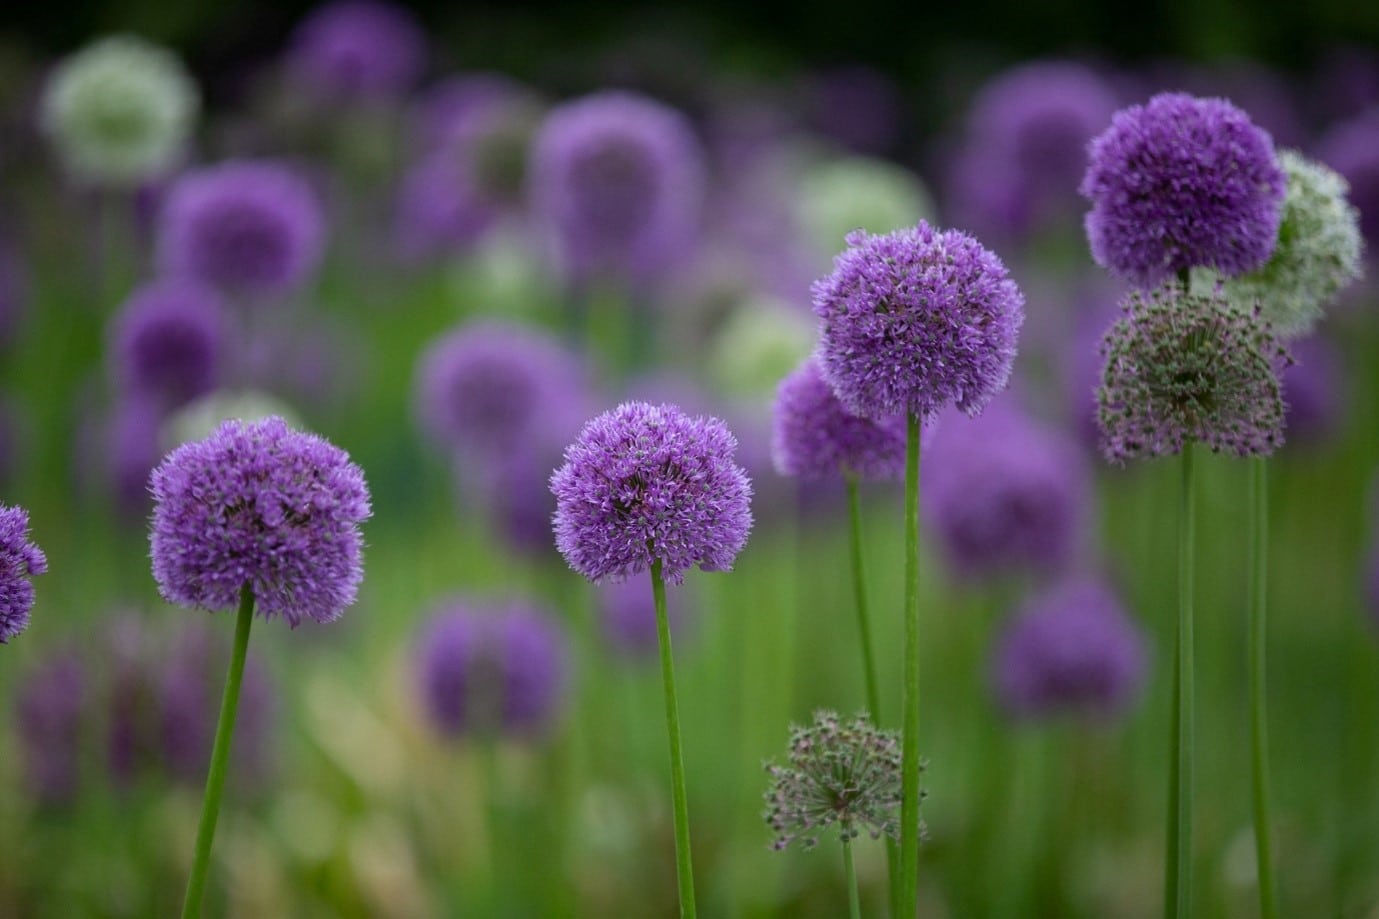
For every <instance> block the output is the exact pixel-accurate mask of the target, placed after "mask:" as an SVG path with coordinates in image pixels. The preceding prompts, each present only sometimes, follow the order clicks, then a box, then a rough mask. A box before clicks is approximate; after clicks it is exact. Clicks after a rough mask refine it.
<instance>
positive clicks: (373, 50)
mask: <svg viewBox="0 0 1379 919" xmlns="http://www.w3.org/2000/svg"><path fill="white" fill-rule="evenodd" d="M287 54H288V60H287V69H288V72H289V73H290V74H291V75H292V76H293V77H294V78H295V79H296V80H297V81H298V82H300V83H301V84H303V85H305V86H306V87H308V88H309V89H311V90H312V91H313V92H315V93H317V94H318V95H320V96H324V97H326V98H331V99H338V100H342V101H353V100H356V99H380V98H393V97H397V96H401V95H402V94H404V93H405V92H407V91H408V90H409V89H411V87H412V85H413V84H414V83H415V82H416V81H417V79H418V78H419V77H420V76H421V72H422V69H423V68H424V67H425V64H426V35H425V33H423V32H422V30H421V26H420V25H418V23H417V21H416V20H415V19H414V18H413V16H412V14H411V13H410V12H408V11H407V10H406V9H404V8H403V7H400V6H395V5H393V4H391V3H381V2H377V0H337V2H334V3H327V4H325V5H323V6H320V7H318V8H317V9H316V10H315V11H313V12H312V13H311V14H310V15H309V16H307V17H306V19H304V20H302V22H301V24H300V25H298V26H297V30H296V32H295V34H294V35H293V36H292V46H291V47H290V48H289V49H288V52H287Z"/></svg>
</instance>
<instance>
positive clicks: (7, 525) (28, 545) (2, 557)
mask: <svg viewBox="0 0 1379 919" xmlns="http://www.w3.org/2000/svg"><path fill="white" fill-rule="evenodd" d="M47 570H48V559H47V557H46V556H45V555H44V554H43V550H42V549H40V548H39V547H38V546H36V545H34V544H33V543H32V542H30V541H29V512H28V511H26V510H24V508H22V507H7V506H5V505H3V504H0V645H3V644H7V643H8V642H9V640H10V639H11V638H13V637H14V636H16V635H18V634H19V633H20V632H22V631H24V629H25V628H26V627H27V626H28V624H29V613H30V612H31V611H32V610H33V605H34V586H33V583H32V582H31V581H30V580H29V579H30V578H31V577H33V576H34V575H36V574H42V573H43V572H45V571H47Z"/></svg>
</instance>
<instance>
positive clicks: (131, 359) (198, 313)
mask: <svg viewBox="0 0 1379 919" xmlns="http://www.w3.org/2000/svg"><path fill="white" fill-rule="evenodd" d="M228 337H229V322H228V320H227V318H226V315H225V308H224V305H223V303H222V302H221V299H220V295H219V294H217V293H216V292H215V291H214V290H212V289H210V288H208V287H205V286H203V285H201V284H198V283H196V282H195V281H155V282H153V283H151V284H146V285H144V286H143V287H141V288H139V289H138V290H136V291H135V292H134V293H132V294H131V295H130V296H129V299H128V300H126V301H125V303H124V305H123V306H121V307H120V311H119V313H118V314H117V315H116V316H115V319H114V321H113V322H112V325H111V331H110V339H111V341H110V350H109V352H108V353H109V355H110V360H111V362H112V363H113V364H114V375H115V377H116V379H117V380H119V382H120V384H121V386H122V387H123V388H124V389H125V391H126V392H127V393H130V394H134V395H137V396H140V397H145V398H149V399H152V400H154V401H156V402H157V403H158V404H159V405H160V406H162V407H164V408H166V409H175V408H177V407H179V406H182V405H185V404H186V403H188V402H190V401H191V400H193V399H195V398H197V397H198V396H202V395H204V394H206V393H208V392H210V391H212V390H213V389H215V388H216V387H217V386H219V385H220V382H221V380H222V379H223V378H224V375H225V369H226V368H225V364H226V362H227V358H228V355H227V354H226V351H227V349H228V344H229V343H228V341H227V338H228Z"/></svg>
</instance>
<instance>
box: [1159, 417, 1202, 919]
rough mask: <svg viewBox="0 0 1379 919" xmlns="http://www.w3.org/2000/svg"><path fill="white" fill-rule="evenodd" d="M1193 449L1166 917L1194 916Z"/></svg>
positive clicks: (1186, 471) (1183, 500) (1186, 476)
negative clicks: (1192, 914)
mask: <svg viewBox="0 0 1379 919" xmlns="http://www.w3.org/2000/svg"><path fill="white" fill-rule="evenodd" d="M1192 450H1193V445H1192V444H1191V443H1188V444H1185V445H1184V446H1183V461H1182V470H1183V478H1182V493H1181V495H1180V503H1179V509H1178V511H1179V517H1178V636H1177V640H1176V642H1175V654H1174V658H1173V728H1172V730H1173V736H1172V738H1171V740H1170V743H1171V745H1172V751H1173V752H1172V759H1170V760H1169V769H1168V784H1169V794H1168V850H1167V857H1166V858H1165V860H1164V915H1165V916H1170V917H1177V919H1183V917H1186V916H1189V915H1191V913H1192V774H1193V770H1192V748H1193V741H1192V734H1193V682H1192V674H1193V640H1192V586H1193V555H1194V554H1195V552H1194V548H1193V543H1194V541H1195V535H1196V534H1195V529H1196V528H1195V521H1194V520H1193V503H1192V481H1193V477H1192Z"/></svg>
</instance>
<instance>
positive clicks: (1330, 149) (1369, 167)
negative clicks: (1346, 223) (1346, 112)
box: [1317, 109, 1379, 254]
mask: <svg viewBox="0 0 1379 919" xmlns="http://www.w3.org/2000/svg"><path fill="white" fill-rule="evenodd" d="M1317 159H1319V160H1321V161H1322V162H1324V163H1326V164H1327V165H1328V166H1330V167H1331V168H1332V169H1334V170H1336V171H1337V172H1338V173H1340V174H1341V176H1342V178H1344V179H1345V180H1346V182H1348V183H1349V184H1350V201H1351V203H1352V204H1354V205H1355V207H1356V209H1357V210H1359V212H1360V230H1361V231H1362V232H1363V233H1364V234H1365V239H1366V240H1367V241H1368V242H1369V251H1370V253H1371V254H1372V253H1375V252H1379V109H1375V110H1371V111H1369V112H1367V113H1365V114H1363V115H1361V116H1359V117H1358V118H1354V119H1352V120H1350V121H1346V122H1343V123H1341V124H1339V125H1336V126H1335V127H1334V128H1332V129H1331V130H1330V131H1328V132H1327V134H1326V136H1325V137H1323V138H1322V139H1321V142H1320V143H1319V144H1318V145H1317Z"/></svg>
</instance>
